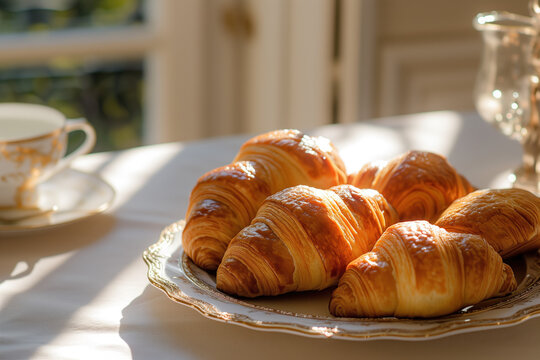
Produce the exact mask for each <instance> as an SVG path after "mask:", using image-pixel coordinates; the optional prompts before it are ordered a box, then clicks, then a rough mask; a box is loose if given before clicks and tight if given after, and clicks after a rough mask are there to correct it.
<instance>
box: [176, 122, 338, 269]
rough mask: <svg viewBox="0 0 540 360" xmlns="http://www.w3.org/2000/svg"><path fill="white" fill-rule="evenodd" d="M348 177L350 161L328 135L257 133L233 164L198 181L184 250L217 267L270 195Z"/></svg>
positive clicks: (326, 184) (322, 185) (324, 185)
mask: <svg viewBox="0 0 540 360" xmlns="http://www.w3.org/2000/svg"><path fill="white" fill-rule="evenodd" d="M345 181H346V170H345V165H344V164H343V161H342V160H341V158H340V157H339V154H338V152H337V150H336V149H335V148H334V146H333V145H332V144H331V143H330V142H329V141H328V140H327V139H325V138H322V137H311V136H307V135H304V134H303V133H301V132H300V131H298V130H278V131H272V132H269V133H266V134H262V135H259V136H256V137H254V138H252V139H250V140H248V141H247V142H246V143H244V144H243V145H242V147H241V148H240V151H239V152H238V154H237V155H236V158H235V159H234V161H233V163H231V164H229V165H227V166H223V167H220V168H217V169H214V170H212V171H210V172H208V173H206V174H205V175H203V176H202V177H201V178H200V179H199V180H198V182H197V184H196V185H195V187H194V189H193V191H192V192H191V195H190V200H189V206H188V210H187V214H186V227H185V229H184V231H183V234H182V245H183V248H184V251H185V252H186V254H187V255H188V256H189V257H190V258H191V259H192V260H193V261H194V262H195V264H197V265H198V266H200V267H202V268H204V269H206V270H216V269H217V267H218V265H219V263H220V262H221V259H222V257H223V254H224V253H225V249H226V248H227V245H228V244H229V242H230V240H231V239H232V238H233V237H234V236H235V235H236V234H237V233H238V231H240V230H241V229H242V228H244V227H245V226H247V225H249V223H250V221H251V220H252V219H253V217H254V216H255V214H256V212H257V209H258V208H259V206H260V204H261V203H262V202H263V200H264V199H265V198H266V197H267V196H269V195H271V194H274V193H275V192H277V191H280V190H282V189H285V188H287V187H290V186H294V185H299V184H305V185H309V186H314V187H317V188H329V187H331V186H334V185H339V184H343V183H345Z"/></svg>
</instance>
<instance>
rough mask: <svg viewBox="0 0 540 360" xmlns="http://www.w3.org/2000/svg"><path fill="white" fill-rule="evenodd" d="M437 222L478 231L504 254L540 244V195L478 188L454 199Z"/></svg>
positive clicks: (449, 228)
mask: <svg viewBox="0 0 540 360" xmlns="http://www.w3.org/2000/svg"><path fill="white" fill-rule="evenodd" d="M436 225H438V226H440V227H443V228H445V229H447V230H448V231H453V232H460V233H469V234H478V235H480V236H482V237H483V238H484V239H486V241H487V242H488V243H489V244H490V245H491V246H493V248H494V249H495V250H496V251H497V252H498V253H499V254H501V256H502V257H503V258H507V257H510V256H514V255H518V254H521V253H524V252H526V251H529V250H532V249H538V248H540V198H538V197H537V196H536V195H534V194H532V193H531V192H529V191H527V190H522V189H518V188H513V189H483V190H477V191H475V192H472V193H470V194H468V195H467V196H464V197H462V198H460V199H458V200H456V201H454V202H453V203H452V205H450V206H449V207H448V209H446V210H445V211H444V212H443V213H442V214H441V217H440V218H439V219H438V220H437V222H436Z"/></svg>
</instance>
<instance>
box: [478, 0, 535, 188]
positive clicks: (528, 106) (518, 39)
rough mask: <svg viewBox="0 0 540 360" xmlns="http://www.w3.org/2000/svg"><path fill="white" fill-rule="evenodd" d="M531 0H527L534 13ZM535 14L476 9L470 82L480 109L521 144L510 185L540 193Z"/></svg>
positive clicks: (504, 132)
mask: <svg viewBox="0 0 540 360" xmlns="http://www.w3.org/2000/svg"><path fill="white" fill-rule="evenodd" d="M535 4H536V1H533V2H532V3H531V9H532V12H533V13H534V14H537V13H539V14H540V11H539V12H535V9H538V7H536V8H535ZM538 23H539V22H538V20H537V17H536V16H534V17H527V16H522V15H516V14H511V13H508V12H489V13H481V14H478V15H477V16H476V17H475V19H474V22H473V25H474V27H475V28H476V29H477V30H479V31H480V32H481V34H482V37H483V41H484V50H483V54H482V62H481V65H480V70H479V72H478V77H477V80H476V88H475V94H474V98H475V105H476V109H477V110H478V112H479V113H480V115H481V116H482V117H483V118H484V120H486V121H487V122H490V123H492V124H494V125H495V126H497V127H498V128H499V130H500V131H501V132H502V133H503V134H505V135H507V136H509V137H511V138H513V139H516V140H518V141H520V142H521V144H522V146H523V162H522V164H521V166H520V167H519V168H518V169H516V170H515V172H514V173H513V174H512V175H511V178H510V180H511V181H512V183H513V185H514V186H515V187H521V188H525V189H527V190H529V191H531V192H534V193H536V194H537V195H538V194H540V159H539V156H540V127H539V121H538V120H539V119H538V114H539V111H538V107H539V105H540V91H539V89H540V84H539V76H540V67H539V66H538V64H539V62H540V61H539V57H538V56H537V55H540V51H539V50H538V49H540V46H539V45H538V42H539V41H538V40H539V39H538V33H539V32H538V26H537V24H538Z"/></svg>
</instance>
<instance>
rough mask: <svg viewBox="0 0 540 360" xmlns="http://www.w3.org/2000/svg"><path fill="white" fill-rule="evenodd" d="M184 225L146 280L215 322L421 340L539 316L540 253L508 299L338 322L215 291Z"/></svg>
mask: <svg viewBox="0 0 540 360" xmlns="http://www.w3.org/2000/svg"><path fill="white" fill-rule="evenodd" d="M184 224H185V222H184V221H183V220H181V221H178V222H176V223H173V224H171V225H169V226H167V227H166V228H165V229H164V230H163V231H162V232H161V235H160V238H159V240H158V242H157V243H155V244H153V245H151V246H150V247H149V248H148V249H147V250H146V251H145V252H144V253H143V259H144V261H145V262H146V264H147V265H148V273H147V275H148V279H149V280H150V283H151V284H152V285H154V286H155V287H156V288H158V289H161V290H162V291H163V292H165V294H166V295H167V296H168V297H169V298H170V299H171V300H173V301H175V302H178V303H181V304H183V305H186V306H189V307H191V308H193V309H195V310H197V311H198V312H200V313H201V314H202V315H204V316H205V317H207V318H210V319H213V320H218V321H222V322H227V323H231V324H236V325H241V326H244V327H248V328H252V329H256V330H270V331H279V332H287V333H292V334H297V335H304V336H310V337H319V338H330V337H332V338H339V339H347V340H369V339H381V338H385V339H402V340H422V339H433V338H438V337H443V336H448V335H452V334H457V333H463V332H470V331H478V330H483V329H487V328H493V327H503V326H511V325H515V324H518V323H521V322H523V321H525V320H527V319H529V318H532V317H535V316H540V281H539V279H540V252H531V253H528V254H526V255H524V256H522V257H521V258H520V259H517V260H516V263H518V265H520V266H522V267H523V274H520V275H519V279H518V281H519V284H520V285H519V287H518V290H516V291H515V292H514V293H512V294H510V295H509V296H506V297H504V298H498V299H488V300H486V301H484V302H482V303H480V304H478V305H475V306H469V307H467V308H465V309H462V310H461V311H460V312H458V313H454V314H450V315H447V316H443V317H437V318H433V319H398V318H394V317H385V318H338V317H334V316H332V315H318V314H310V313H298V312H294V311H288V310H283V309H279V308H277V307H272V306H267V305H264V306H262V305H259V304H257V302H256V301H253V302H252V301H251V300H250V299H245V300H244V299H237V298H234V297H232V296H229V295H227V294H224V293H222V292H220V291H219V290H217V289H216V288H215V282H214V281H215V279H214V278H213V275H212V274H209V273H207V272H205V271H203V270H201V269H200V268H198V267H197V266H196V265H195V264H193V262H192V261H191V260H190V259H189V258H188V257H187V256H186V255H185V253H184V252H183V251H182V244H181V234H182V230H183V227H184ZM519 263H521V264H519ZM299 296H302V295H299ZM307 296H309V295H307Z"/></svg>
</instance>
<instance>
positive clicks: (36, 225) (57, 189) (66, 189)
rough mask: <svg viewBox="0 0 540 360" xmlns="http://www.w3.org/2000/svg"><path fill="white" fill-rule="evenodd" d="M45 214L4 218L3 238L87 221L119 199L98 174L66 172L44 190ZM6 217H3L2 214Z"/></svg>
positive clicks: (44, 186) (2, 223) (41, 187)
mask: <svg viewBox="0 0 540 360" xmlns="http://www.w3.org/2000/svg"><path fill="white" fill-rule="evenodd" d="M40 194H41V197H42V199H40V204H43V205H42V206H40V208H41V209H42V210H41V211H34V212H30V213H28V214H24V216H20V217H17V215H13V214H4V215H6V216H0V217H2V218H4V219H9V220H3V221H2V220H0V236H1V235H3V234H12V233H19V232H25V231H31V230H41V229H47V228H50V227H54V226H58V225H63V224H67V223H71V222H74V221H77V220H81V219H84V218H87V217H89V216H92V215H95V214H98V213H100V212H102V211H105V210H106V209H108V208H109V207H110V206H111V204H112V202H113V200H114V197H115V191H114V189H113V188H112V186H111V185H109V184H108V183H107V182H105V181H104V180H103V179H101V178H100V177H99V176H97V175H94V174H88V173H85V172H82V171H79V170H75V169H71V168H68V169H65V170H63V171H62V172H60V173H58V174H56V175H55V176H53V177H52V178H50V179H49V180H47V181H46V182H44V183H43V184H41V186H40ZM0 215H2V214H0Z"/></svg>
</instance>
